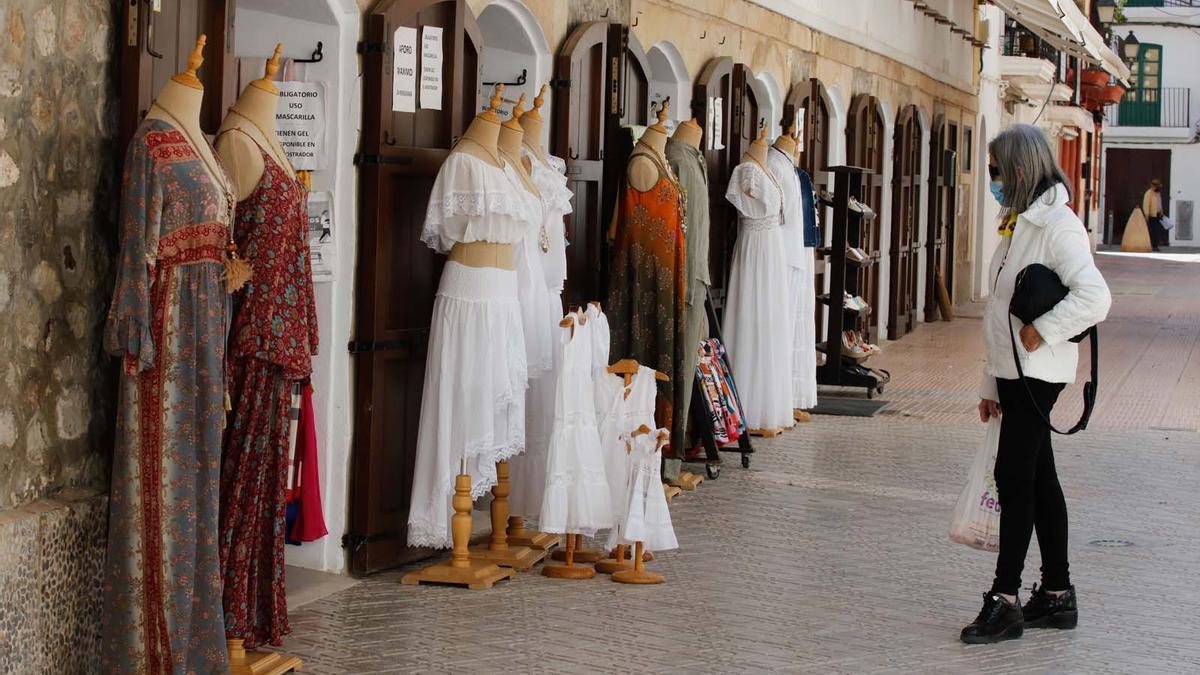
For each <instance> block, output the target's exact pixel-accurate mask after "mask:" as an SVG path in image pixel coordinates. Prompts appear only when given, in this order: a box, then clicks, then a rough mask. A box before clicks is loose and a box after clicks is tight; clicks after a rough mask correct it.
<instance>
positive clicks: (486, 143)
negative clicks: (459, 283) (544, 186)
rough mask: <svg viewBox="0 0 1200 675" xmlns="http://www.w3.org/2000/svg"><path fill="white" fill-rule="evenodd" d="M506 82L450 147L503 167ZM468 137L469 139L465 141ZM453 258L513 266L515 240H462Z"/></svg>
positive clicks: (475, 264) (481, 264)
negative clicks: (502, 117)
mask: <svg viewBox="0 0 1200 675" xmlns="http://www.w3.org/2000/svg"><path fill="white" fill-rule="evenodd" d="M502 94H504V85H502V84H498V85H496V91H495V93H494V94H493V95H492V98H491V99H490V100H489V101H488V108H487V110H484V111H483V112H481V113H479V114H478V115H476V116H475V119H473V120H471V123H470V124H469V125H467V130H466V131H464V132H463V135H462V138H461V139H459V142H458V143H457V144H456V145H455V146H454V148H453V149H451V150H450V152H451V153H455V152H464V153H466V154H468V155H471V156H472V157H477V158H479V159H481V160H483V161H485V162H487V163H488V164H491V165H492V166H494V167H496V168H503V167H504V161H503V160H501V159H500V149H499V147H498V146H497V144H498V143H499V140H500V116H499V115H497V114H496V111H497V110H499V109H500V103H501V102H502V101H503V99H502V98H501V95H502ZM464 141H466V142H464ZM450 260H452V261H454V262H456V263H460V264H463V265H466V266H468V267H498V268H500V269H505V270H511V269H513V250H512V245H511V244H497V243H494V242H488V241H477V242H471V243H468V244H463V243H458V244H455V245H454V250H452V251H450Z"/></svg>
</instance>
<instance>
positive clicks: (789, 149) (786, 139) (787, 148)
mask: <svg viewBox="0 0 1200 675" xmlns="http://www.w3.org/2000/svg"><path fill="white" fill-rule="evenodd" d="M795 133H796V123H795V122H792V124H791V126H789V127H788V130H787V133H786V134H783V135H782V136H780V137H779V138H776V139H775V142H774V143H773V144H772V147H774V148H775V149H776V150H779V151H780V152H782V153H783V154H785V155H787V156H788V157H790V158H791V160H792V164H793V165H795V164H796V163H797V162H799V161H800V154H799V153H798V152H796V150H797V148H798V146H797V145H796V139H795V137H794V134H795Z"/></svg>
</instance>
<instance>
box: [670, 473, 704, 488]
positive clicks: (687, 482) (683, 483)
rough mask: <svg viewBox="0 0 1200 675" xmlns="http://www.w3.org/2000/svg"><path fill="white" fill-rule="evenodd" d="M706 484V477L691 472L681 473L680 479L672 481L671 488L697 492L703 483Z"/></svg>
mask: <svg viewBox="0 0 1200 675" xmlns="http://www.w3.org/2000/svg"><path fill="white" fill-rule="evenodd" d="M703 482H704V476H701V475H700V474H696V473H692V472H691V471H680V472H679V477H678V478H676V479H675V480H673V481H671V483H670V485H671V487H677V488H681V489H683V490H688V491H691V490H695V489H696V488H697V487H699V485H700V484H701V483H703Z"/></svg>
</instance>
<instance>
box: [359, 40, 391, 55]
mask: <svg viewBox="0 0 1200 675" xmlns="http://www.w3.org/2000/svg"><path fill="white" fill-rule="evenodd" d="M386 51H387V43H386V42H367V41H365V40H364V41H363V42H360V43H358V53H359V54H382V53H384V52H386Z"/></svg>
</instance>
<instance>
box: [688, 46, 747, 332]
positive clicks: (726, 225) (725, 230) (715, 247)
mask: <svg viewBox="0 0 1200 675" xmlns="http://www.w3.org/2000/svg"><path fill="white" fill-rule="evenodd" d="M733 97H734V90H733V59H731V58H729V57H727V56H724V57H719V58H715V59H713V60H711V61H709V62H708V63H707V64H706V65H705V66H704V70H702V71H701V72H700V76H699V77H698V78H696V84H695V87H694V90H693V93H692V116H693V117H695V118H696V122H697V123H698V124H699V125H700V127H701V128H702V129H704V130H705V138H704V140H703V141H702V145H701V147H702V148H703V149H704V159H705V161H706V162H707V164H708V206H709V221H710V228H711V229H710V235H709V257H708V264H709V276H710V277H711V279H712V288H711V295H712V301H713V307H714V308H715V309H716V311H717V312H718V313H721V312H722V311H723V309H724V306H725V284H726V274H727V273H728V271H727V270H726V269H725V265H724V251H725V247H726V238H727V237H728V235H729V230H730V228H732V227H733V225H731V224H730V221H731V220H733V219H736V218H737V214H736V212H735V211H734V209H733V207H731V206H730V205H729V202H728V201H726V200H725V190H726V188H728V187H729V176H730V174H731V173H732V172H733V167H734V165H735V164H736V162H737V158H736V157H735V156H734V155H733V151H732V148H731V145H732V144H733V139H732V137H733V136H735V135H736V134H735V133H732V130H733V128H734V124H733V122H734V120H733V107H734V106H733ZM718 98H719V99H720V100H721V106H720V109H719V110H715V111H713V116H714V117H715V116H716V115H720V117H721V120H722V124H721V134H720V136H719V137H716V138H711V137H710V136H709V133H708V131H709V129H710V128H711V127H712V126H713V120H712V119H710V115H709V110H708V101H709V99H718ZM729 245H732V242H730V244H729Z"/></svg>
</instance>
